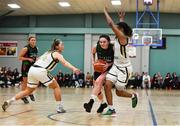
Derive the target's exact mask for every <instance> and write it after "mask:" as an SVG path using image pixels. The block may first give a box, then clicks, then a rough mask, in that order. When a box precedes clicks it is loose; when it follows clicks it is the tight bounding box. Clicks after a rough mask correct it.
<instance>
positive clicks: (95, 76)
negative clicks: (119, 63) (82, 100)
mask: <svg viewBox="0 0 180 126" xmlns="http://www.w3.org/2000/svg"><path fill="white" fill-rule="evenodd" d="M111 67H112V66H109V67H108V68H107V70H106V71H109V70H110V69H111ZM106 71H105V72H106ZM101 74H102V73H100V72H94V76H93V77H94V80H96V79H97V78H98V77H99V76H100V75H101Z"/></svg>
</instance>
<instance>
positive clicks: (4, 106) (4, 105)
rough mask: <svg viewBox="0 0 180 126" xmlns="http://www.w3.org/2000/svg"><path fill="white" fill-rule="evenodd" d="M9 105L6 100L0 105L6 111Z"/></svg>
mask: <svg viewBox="0 0 180 126" xmlns="http://www.w3.org/2000/svg"><path fill="white" fill-rule="evenodd" d="M8 107H9V103H8V102H7V101H5V102H4V104H3V105H2V109H3V110H4V111H6V109H7V108H8Z"/></svg>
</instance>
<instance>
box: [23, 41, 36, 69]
mask: <svg viewBox="0 0 180 126" xmlns="http://www.w3.org/2000/svg"><path fill="white" fill-rule="evenodd" d="M25 47H27V52H26V54H25V56H24V57H26V58H32V59H33V60H34V62H35V61H36V58H37V54H38V49H37V47H36V46H35V47H34V48H32V47H31V46H30V45H29V44H28V45H26V46H25ZM34 62H30V61H27V60H25V61H23V62H22V64H23V65H30V66H31V65H32V64H34Z"/></svg>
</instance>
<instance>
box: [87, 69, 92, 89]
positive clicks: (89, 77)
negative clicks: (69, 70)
mask: <svg viewBox="0 0 180 126" xmlns="http://www.w3.org/2000/svg"><path fill="white" fill-rule="evenodd" d="M92 81H93V79H92V76H91V74H90V73H89V72H87V75H86V86H87V88H89V87H91V86H92Z"/></svg>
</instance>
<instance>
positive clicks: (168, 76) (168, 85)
mask: <svg viewBox="0 0 180 126" xmlns="http://www.w3.org/2000/svg"><path fill="white" fill-rule="evenodd" d="M163 86H164V88H165V89H166V90H167V89H170V90H171V89H172V87H173V85H172V77H171V74H170V73H167V74H166V77H165V79H164V84H163Z"/></svg>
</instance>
